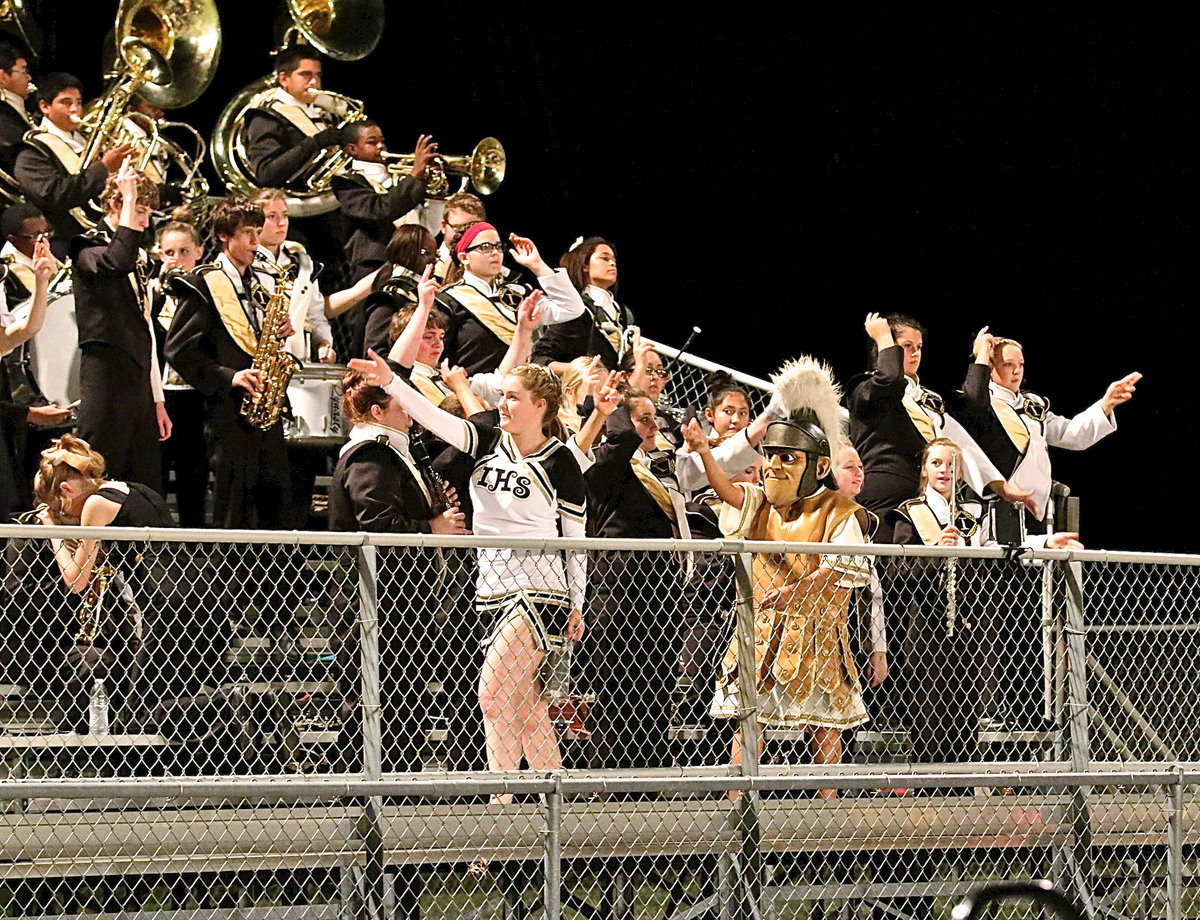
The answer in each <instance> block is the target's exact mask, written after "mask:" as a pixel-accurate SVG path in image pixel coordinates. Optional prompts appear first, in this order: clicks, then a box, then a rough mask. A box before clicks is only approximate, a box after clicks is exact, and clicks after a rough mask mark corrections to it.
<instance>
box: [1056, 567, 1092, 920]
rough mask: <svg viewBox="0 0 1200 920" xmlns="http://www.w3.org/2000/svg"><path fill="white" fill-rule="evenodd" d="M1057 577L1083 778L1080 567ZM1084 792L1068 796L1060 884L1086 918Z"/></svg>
mask: <svg viewBox="0 0 1200 920" xmlns="http://www.w3.org/2000/svg"><path fill="white" fill-rule="evenodd" d="M1056 566H1057V568H1058V570H1059V572H1060V573H1061V576H1062V584H1063V596H1064V601H1063V606H1062V619H1061V620H1060V622H1061V627H1060V628H1061V630H1062V634H1063V637H1064V639H1065V643H1064V645H1065V651H1066V670H1067V673H1066V688H1065V689H1066V712H1065V716H1066V723H1065V728H1066V731H1067V734H1068V745H1069V749H1068V752H1069V754H1070V758H1071V769H1072V770H1074V771H1075V772H1077V773H1085V772H1087V771H1088V770H1090V769H1091V763H1092V755H1091V741H1090V737H1089V725H1088V692H1087V646H1086V638H1087V630H1086V624H1085V621H1084V608H1083V566H1082V564H1081V563H1079V562H1061V563H1057V564H1056ZM1089 788H1090V787H1088V786H1082V785H1081V786H1077V787H1076V788H1075V789H1074V790H1073V791H1072V795H1071V807H1070V821H1069V826H1070V827H1071V829H1072V834H1071V844H1070V846H1069V847H1068V848H1067V850H1066V851H1065V852H1064V854H1063V855H1064V857H1065V860H1066V869H1067V871H1066V877H1065V878H1063V879H1062V881H1063V882H1064V884H1065V887H1067V889H1068V890H1070V891H1073V892H1074V894H1075V898H1076V900H1077V901H1078V902H1079V903H1080V904H1082V905H1083V908H1084V911H1085V912H1086V913H1087V915H1088V916H1095V911H1094V909H1093V904H1092V897H1091V843H1092V834H1091V809H1090V806H1089V803H1088V792H1089Z"/></svg>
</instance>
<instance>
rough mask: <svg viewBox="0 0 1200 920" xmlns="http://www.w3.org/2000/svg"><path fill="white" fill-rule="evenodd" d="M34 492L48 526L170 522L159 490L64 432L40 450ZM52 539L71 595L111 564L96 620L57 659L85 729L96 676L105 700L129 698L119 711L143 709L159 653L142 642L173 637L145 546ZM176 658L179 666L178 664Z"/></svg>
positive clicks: (69, 704) (70, 707)
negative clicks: (111, 470)
mask: <svg viewBox="0 0 1200 920" xmlns="http://www.w3.org/2000/svg"><path fill="white" fill-rule="evenodd" d="M34 497H35V498H36V500H37V501H38V502H39V504H40V508H39V511H38V521H39V523H41V524H44V525H46V526H50V527H55V526H63V525H65V524H70V525H78V526H82V527H96V528H103V527H108V526H112V527H172V526H174V525H173V522H172V521H171V515H170V512H169V511H168V510H167V506H166V503H165V502H164V501H163V499H162V496H161V495H159V494H158V493H157V492H155V491H154V490H153V489H151V488H150V487H149V486H146V485H144V484H143V483H140V482H122V481H120V480H113V479H109V478H108V474H107V471H106V469H105V461H104V457H103V456H101V455H100V454H99V453H98V452H97V451H96V450H94V449H93V448H92V447H91V446H90V445H89V444H88V443H87V442H86V441H83V440H81V439H79V438H76V437H74V436H73V435H69V434H68V435H63V436H62V437H61V438H58V439H56V440H55V441H54V442H53V443H52V444H51V446H50V448H49V449H48V450H45V451H43V452H42V457H41V464H40V466H39V468H38V473H37V477H36V479H35V482H34ZM50 543H51V546H52V548H53V551H54V561H55V563H57V567H58V570H59V573H60V575H61V577H62V581H63V584H64V585H65V586H66V588H67V590H68V591H70V592H71V593H73V594H76V595H82V596H85V597H86V596H87V594H88V592H89V589H90V588H91V587H92V585H93V582H94V581H95V580H96V578H97V573H98V572H99V571H100V570H101V568H102V567H106V568H107V567H111V570H110V572H108V573H106V574H105V578H106V581H107V583H108V584H109V590H107V591H106V592H105V594H104V595H103V596H102V597H99V598H96V599H95V601H94V607H95V616H96V619H95V621H94V622H92V623H86V622H84V623H81V624H80V631H79V634H78V635H77V636H75V638H74V643H73V645H71V646H69V647H68V648H67V649H66V650H65V655H64V658H65V661H63V662H62V663H61V667H62V668H63V671H64V677H65V687H64V698H63V701H64V703H65V704H66V710H67V713H68V718H69V719H70V721H71V723H72V724H73V727H76V728H77V730H81V731H82V730H85V729H83V726H85V725H86V724H87V704H88V693H89V691H90V689H91V687H92V683H93V681H95V680H96V679H101V680H104V681H105V682H106V684H107V687H106V690H107V692H108V694H109V698H110V700H112V702H113V703H114V704H116V705H117V706H118V707H120V706H121V703H122V701H126V702H127V704H128V705H127V706H126V707H125V712H124V713H123V715H127V716H132V714H133V712H134V711H136V710H143V711H144V709H145V707H146V704H147V703H148V702H150V700H149V697H150V696H151V695H152V694H151V693H150V692H149V687H148V686H147V685H146V684H147V682H146V681H143V680H142V679H141V674H142V670H143V668H144V667H145V666H146V665H147V664H151V663H152V658H154V657H157V656H150V655H148V654H147V650H146V646H147V644H148V643H149V642H150V639H151V635H152V633H153V634H157V635H158V636H159V637H161V638H162V639H164V640H165V641H167V642H170V641H172V637H171V636H170V632H171V630H169V629H164V628H163V626H165V625H166V624H165V623H164V621H166V620H167V618H166V617H165V616H164V615H163V614H164V609H163V599H162V595H161V593H160V592H159V591H158V590H157V588H156V583H155V581H154V580H153V579H152V578H150V573H149V571H148V568H149V563H148V562H147V561H145V560H143V548H142V547H137V546H132V545H129V544H113V543H107V542H102V541H100V540H91V539H89V540H79V541H67V540H58V539H54V540H51V541H50ZM114 582H115V584H114ZM102 601H103V602H102ZM175 638H176V639H178V638H181V637H175ZM171 657H174V656H171ZM174 660H175V662H176V666H178V665H180V664H182V663H183V661H181V660H180V659H179V658H175V659H174ZM185 660H186V659H185ZM160 663H161V664H162V665H163V670H164V671H166V670H167V669H169V667H170V665H168V664H167V663H166V662H160ZM153 682H154V680H153V678H151V680H150V681H149V683H153ZM127 724H129V723H128V722H127Z"/></svg>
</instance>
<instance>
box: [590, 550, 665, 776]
mask: <svg viewBox="0 0 1200 920" xmlns="http://www.w3.org/2000/svg"><path fill="white" fill-rule="evenodd" d="M589 572H590V579H589V581H590V584H589V594H590V600H589V604H588V609H587V616H586V623H587V628H586V631H585V632H584V636H583V644H582V650H583V662H582V664H581V669H580V670H581V676H582V678H583V684H584V686H583V687H582V688H581V689H583V690H584V691H585V692H587V693H591V694H594V695H595V702H594V703H593V704H592V706H591V710H590V715H589V722H590V725H589V727H590V728H591V729H592V746H593V747H592V755H591V758H590V760H591V766H592V767H593V768H594V769H602V768H606V767H617V768H620V767H660V766H668V765H669V764H670V760H671V757H670V745H669V741H670V736H669V733H668V729H669V727H670V721H671V699H672V694H673V692H674V690H675V683H676V677H677V673H678V668H679V654H680V646H681V628H682V627H681V619H682V617H681V613H680V609H681V595H682V585H681V583H680V582H681V578H680V571H679V560H678V557H677V556H676V555H675V554H673V553H649V552H632V553H616V552H607V551H606V552H598V553H595V554H593V555H592V557H591V560H590V562H589Z"/></svg>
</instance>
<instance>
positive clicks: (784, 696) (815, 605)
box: [691, 358, 869, 798]
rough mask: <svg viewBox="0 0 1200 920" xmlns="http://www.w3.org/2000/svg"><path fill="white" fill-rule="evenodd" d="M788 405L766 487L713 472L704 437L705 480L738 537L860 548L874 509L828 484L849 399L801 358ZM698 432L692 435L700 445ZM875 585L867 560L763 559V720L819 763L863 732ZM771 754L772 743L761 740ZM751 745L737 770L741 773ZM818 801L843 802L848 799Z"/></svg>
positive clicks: (729, 707) (732, 665) (772, 443)
mask: <svg viewBox="0 0 1200 920" xmlns="http://www.w3.org/2000/svg"><path fill="white" fill-rule="evenodd" d="M773 380H774V382H775V384H776V393H777V395H776V400H778V403H779V405H780V407H781V408H782V410H783V412H786V413H787V414H786V416H785V417H784V419H783V420H781V421H773V422H772V423H771V424H770V425H769V426H768V427H767V431H766V434H765V436H764V438H763V442H762V443H763V450H764V451H765V453H766V455H767V461H766V466H765V468H764V470H763V481H762V485H757V484H753V483H737V484H734V483H731V482H730V481H729V477H728V476H727V475H726V474H725V473H724V472H723V471H722V470H721V469H720V467H719V466H718V465H717V464H716V463H715V462H714V461H713V458H712V452H711V450H710V449H707V441H706V440H705V439H703V438H697V439H696V442H697V449H698V450H699V451H700V452H701V456H702V458H703V460H704V468H705V472H706V473H707V474H708V477H709V481H710V483H711V484H712V486H713V488H714V489H715V490H716V492H717V495H719V496H720V497H721V499H722V500H724V502H725V503H726V507H725V508H724V509H723V510H722V512H721V529H722V531H723V532H724V533H725V534H726V535H727V536H730V537H733V538H735V539H746V540H771V541H780V542H790V543H829V544H831V545H834V546H836V545H837V544H860V543H862V542H864V531H865V529H866V528H867V527H868V516H867V512H866V510H865V509H864V508H862V507H861V506H860V505H858V504H857V503H856V502H854V501H852V500H851V499H848V498H846V497H845V496H843V495H840V494H839V493H837V492H834V491H831V490H829V489H828V488H826V486H825V485H824V482H825V481H827V477H828V476H829V473H830V470H831V467H832V461H831V457H832V454H833V451H831V450H830V447H831V444H830V442H831V441H832V442H833V443H834V444H835V445H836V444H837V442H838V441H839V436H838V432H839V431H840V427H841V416H840V413H839V407H838V395H839V394H838V389H837V386H836V384H834V382H833V379H832V377H831V376H830V373H829V370H828V368H826V367H825V366H824V365H822V364H820V363H819V362H816V361H814V360H812V359H811V358H801V359H799V360H797V361H794V362H791V363H789V364H788V365H785V367H784V368H783V370H781V371H780V373H779V374H777V375H776V376H775V377H774V378H773ZM697 428H698V426H692V431H691V434H692V436H693V437H694V436H695V435H696V434H699V432H698V431H697V430H696V429H697ZM868 580H869V568H868V566H867V564H866V562H865V560H863V559H861V558H860V557H857V556H845V555H837V554H834V553H832V552H831V553H822V554H820V555H813V554H805V555H795V556H793V555H774V554H770V555H767V554H759V555H758V556H756V557H755V560H754V601H755V607H756V609H757V612H758V617H756V620H755V637H754V639H755V643H754V665H755V676H754V680H755V682H756V683H757V685H758V721H759V722H760V723H762V724H764V725H775V726H780V727H787V728H797V727H805V728H808V729H809V731H810V732H811V741H812V749H813V761H814V762H815V763H838V762H839V761H840V760H841V755H842V741H841V733H842V731H843V730H844V729H847V728H853V727H855V726H857V725H862V724H863V723H864V722H866V721H867V712H866V709H865V708H864V706H863V701H862V687H861V685H860V683H859V679H858V668H857V667H856V665H855V662H854V658H853V655H852V653H851V647H850V635H849V625H848V618H849V606H850V591H851V589H854V588H860V587H863V586H864V585H866V584H867V583H868ZM737 665H738V648H737V640H736V638H735V639H734V640H733V641H732V642H731V643H730V646H729V650H728V652H727V653H726V655H725V661H724V663H723V665H722V673H721V678H720V680H719V682H718V684H717V692H716V696H715V698H714V701H713V710H712V712H713V715H714V716H724V717H736V716H737V715H738V714H739V712H740V711H741V700H740V693H739V686H738V682H739V680H740V679H745V678H746V677H748V675H741V674H739V672H738V666H737ZM759 738H760V744H761V740H762V736H761V735H760V736H759ZM740 741H741V739H740V734H739V735H737V736H735V738H734V746H733V757H732V761H733V763H735V764H738V763H740V762H741V743H740ZM818 794H819V795H820V796H821V797H823V798H833V797H834V796H836V794H837V792H836V790H833V789H822V790H819V791H818Z"/></svg>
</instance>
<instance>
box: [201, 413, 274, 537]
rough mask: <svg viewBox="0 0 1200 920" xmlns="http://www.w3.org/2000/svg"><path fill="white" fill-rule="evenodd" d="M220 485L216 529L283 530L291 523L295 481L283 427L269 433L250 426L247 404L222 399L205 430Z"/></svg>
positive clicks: (216, 494) (215, 491) (216, 492)
mask: <svg viewBox="0 0 1200 920" xmlns="http://www.w3.org/2000/svg"><path fill="white" fill-rule="evenodd" d="M205 435H206V437H207V439H208V456H209V465H210V466H211V468H212V471H213V476H214V480H215V484H214V489H213V526H214V527H220V528H224V529H238V528H259V529H266V530H273V529H279V528H281V527H282V526H283V525H284V522H285V521H286V520H287V519H288V518H287V515H288V507H287V506H288V503H289V502H290V499H291V476H290V472H289V470H288V459H287V447H286V444H285V442H284V437H283V424H282V422H278V423H276V424H274V425H272V426H271V427H270V428H269V429H267V430H266V431H260V430H259V429H257V428H254V427H252V426H250V425H249V424H247V423H246V420H245V419H244V418H242V414H241V400H239V399H221V400H218V401H217V402H216V403H215V405H214V407H213V409H212V412H211V414H210V415H209V418H208V423H207V426H206V429H205Z"/></svg>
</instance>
